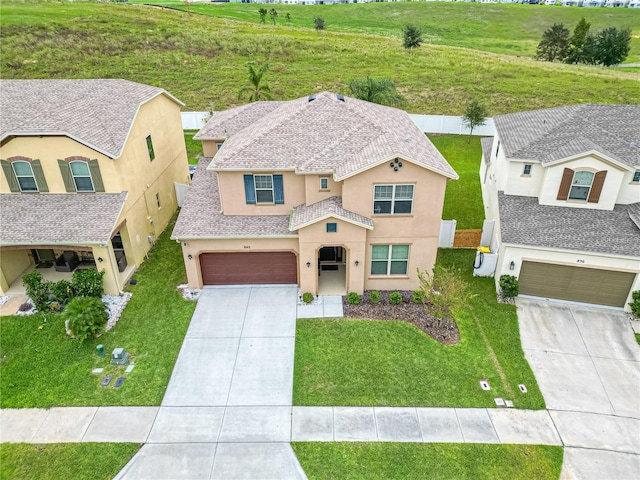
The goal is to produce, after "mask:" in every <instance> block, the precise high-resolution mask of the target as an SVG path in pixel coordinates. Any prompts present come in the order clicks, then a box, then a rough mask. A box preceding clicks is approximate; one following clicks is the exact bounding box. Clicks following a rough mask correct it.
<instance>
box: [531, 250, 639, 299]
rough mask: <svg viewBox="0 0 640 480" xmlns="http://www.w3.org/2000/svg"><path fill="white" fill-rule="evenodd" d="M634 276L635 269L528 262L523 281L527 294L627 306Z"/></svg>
mask: <svg viewBox="0 0 640 480" xmlns="http://www.w3.org/2000/svg"><path fill="white" fill-rule="evenodd" d="M634 278H635V274H634V273H631V272H617V271H613V270H600V269H595V268H588V267H574V266H568V265H554V264H549V263H539V262H527V261H525V262H523V263H522V269H521V271H520V278H519V282H520V293H522V294H523V295H531V296H535V297H544V298H556V299H559V300H568V301H572V302H583V303H593V304H597V305H607V306H612V307H624V304H625V301H626V299H627V296H628V294H629V290H631V285H632V284H633V280H634Z"/></svg>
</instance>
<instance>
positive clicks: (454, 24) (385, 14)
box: [133, 0, 640, 62]
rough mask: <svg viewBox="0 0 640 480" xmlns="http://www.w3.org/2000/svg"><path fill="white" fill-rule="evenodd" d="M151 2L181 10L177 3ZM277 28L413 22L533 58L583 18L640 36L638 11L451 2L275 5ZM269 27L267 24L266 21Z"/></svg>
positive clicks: (249, 13)
mask: <svg viewBox="0 0 640 480" xmlns="http://www.w3.org/2000/svg"><path fill="white" fill-rule="evenodd" d="M133 2H134V3H154V4H158V5H168V6H171V7H173V8H180V9H185V6H184V3H183V2H182V1H180V0H164V1H157V2H148V1H146V0H133ZM274 7H275V8H276V10H277V11H278V19H277V24H279V25H286V19H285V15H286V13H287V12H288V13H289V14H290V15H291V24H290V25H291V26H292V27H307V28H313V18H314V17H316V16H319V17H322V18H323V19H324V20H325V28H326V29H327V30H329V31H338V32H348V33H362V34H372V35H383V36H388V37H394V38H401V36H402V29H403V27H404V26H405V25H407V24H409V23H411V24H415V25H417V26H419V27H420V28H421V29H422V31H423V32H424V39H425V41H426V42H427V43H431V44H435V45H449V46H455V47H463V48H470V49H474V50H482V51H486V52H493V53H500V54H506V55H524V56H529V57H533V56H534V55H535V52H536V47H537V45H538V42H540V38H541V37H542V33H543V32H544V31H545V30H546V29H547V28H549V27H550V26H551V25H553V24H554V23H556V22H557V23H564V25H565V26H567V28H569V30H570V31H573V28H574V27H575V26H576V24H577V23H578V21H579V20H580V18H581V17H585V19H586V20H587V21H588V22H591V28H592V31H594V32H595V31H599V30H601V29H602V28H605V27H610V26H616V27H619V28H631V29H632V30H633V32H634V33H635V34H636V35H637V34H638V33H640V12H637V11H634V10H629V9H597V8H591V9H587V8H553V7H548V6H540V7H539V6H537V5H535V6H534V5H481V4H469V3H462V4H451V3H434V2H429V3H422V2H411V3H407V2H404V3H402V2H400V3H381V4H380V3H372V4H365V5H318V6H309V5H275V6H274ZM258 8H259V6H256V5H247V4H241V3H227V4H218V5H215V4H211V3H197V4H194V5H193V6H192V7H191V9H192V11H193V12H198V13H203V14H206V15H212V16H215V17H219V18H229V19H234V20H244V21H250V22H254V23H259V22H260V16H259V15H258ZM267 23H271V19H270V17H269V16H267ZM631 45H632V50H631V52H630V55H629V58H628V60H627V61H628V62H636V61H640V39H639V38H633V39H632V44H631Z"/></svg>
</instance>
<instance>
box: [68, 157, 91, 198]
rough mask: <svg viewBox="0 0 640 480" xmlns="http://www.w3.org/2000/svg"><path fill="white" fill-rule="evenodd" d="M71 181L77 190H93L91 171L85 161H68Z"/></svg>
mask: <svg viewBox="0 0 640 480" xmlns="http://www.w3.org/2000/svg"><path fill="white" fill-rule="evenodd" d="M69 168H71V175H72V176H73V183H74V184H75V186H76V191H77V192H93V191H94V189H93V181H92V180H91V172H90V171H89V165H88V164H87V162H81V161H74V162H69Z"/></svg>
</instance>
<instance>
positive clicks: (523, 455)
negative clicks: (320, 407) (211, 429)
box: [293, 443, 563, 480]
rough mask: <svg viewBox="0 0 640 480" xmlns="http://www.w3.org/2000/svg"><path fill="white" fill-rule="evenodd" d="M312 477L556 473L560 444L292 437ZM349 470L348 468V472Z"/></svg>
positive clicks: (519, 477)
mask: <svg viewBox="0 0 640 480" xmlns="http://www.w3.org/2000/svg"><path fill="white" fill-rule="evenodd" d="M293 449H294V451H295V452H296V455H297V456H298V460H299V461H300V464H301V465H302V468H304V470H305V473H306V474H307V476H308V477H309V478H310V479H312V480H320V479H333V478H349V479H350V480H357V479H362V480H376V479H379V480H394V479H406V478H411V479H412V480H418V479H429V480H436V479H442V480H449V479H456V480H483V479H486V480H500V479H505V480H507V479H508V480H530V479H545V480H551V479H557V478H559V477H560V470H561V469H562V456H563V452H562V447H548V446H541V445H478V444H455V443H454V444H443V443H294V444H293ZM347 472H348V473H347Z"/></svg>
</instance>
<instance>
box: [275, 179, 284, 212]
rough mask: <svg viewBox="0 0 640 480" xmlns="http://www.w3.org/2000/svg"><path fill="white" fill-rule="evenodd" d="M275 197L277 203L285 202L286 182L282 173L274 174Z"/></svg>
mask: <svg viewBox="0 0 640 480" xmlns="http://www.w3.org/2000/svg"><path fill="white" fill-rule="evenodd" d="M273 198H274V200H275V203H276V205H278V204H283V203H284V184H283V182H282V175H274V176H273Z"/></svg>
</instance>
